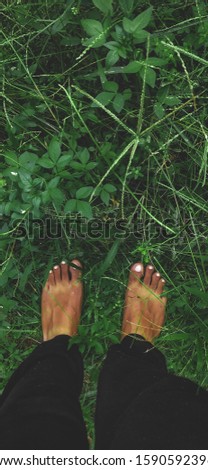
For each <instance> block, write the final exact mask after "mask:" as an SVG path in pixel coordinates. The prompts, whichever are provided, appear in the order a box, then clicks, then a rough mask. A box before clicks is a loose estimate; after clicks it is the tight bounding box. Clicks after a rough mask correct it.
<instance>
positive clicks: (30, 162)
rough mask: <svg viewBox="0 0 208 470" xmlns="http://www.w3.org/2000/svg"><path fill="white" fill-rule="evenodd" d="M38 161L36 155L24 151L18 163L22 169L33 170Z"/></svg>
mask: <svg viewBox="0 0 208 470" xmlns="http://www.w3.org/2000/svg"><path fill="white" fill-rule="evenodd" d="M37 161H38V157H37V155H35V154H34V153H31V152H24V153H22V154H21V155H20V157H19V164H20V166H21V167H23V169H26V170H29V171H30V172H31V173H32V172H33V170H34V168H35V165H36V163H37Z"/></svg>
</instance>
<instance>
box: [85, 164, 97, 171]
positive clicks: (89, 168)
mask: <svg viewBox="0 0 208 470" xmlns="http://www.w3.org/2000/svg"><path fill="white" fill-rule="evenodd" d="M96 166H98V163H96V162H90V163H87V165H86V170H88V171H90V170H94V168H95V167H96Z"/></svg>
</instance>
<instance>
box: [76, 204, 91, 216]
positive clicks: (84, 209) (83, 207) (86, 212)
mask: <svg viewBox="0 0 208 470" xmlns="http://www.w3.org/2000/svg"><path fill="white" fill-rule="evenodd" d="M77 211H78V212H81V214H82V216H83V217H86V219H92V218H93V213H92V207H91V205H90V204H89V202H85V201H77Z"/></svg>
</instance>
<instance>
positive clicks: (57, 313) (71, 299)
mask: <svg viewBox="0 0 208 470" xmlns="http://www.w3.org/2000/svg"><path fill="white" fill-rule="evenodd" d="M72 263H73V264H75V265H76V266H78V267H80V268H82V265H81V263H80V262H79V261H78V260H76V259H75V260H73V261H72ZM80 278H81V271H80V270H79V269H76V268H73V267H72V266H68V264H67V263H65V262H64V261H62V263H61V264H60V265H57V266H54V268H53V269H52V270H51V271H50V272H49V276H48V279H47V282H46V285H45V287H44V288H43V291H42V299H41V316H42V330H43V340H44V341H47V340H49V339H52V338H55V336H58V335H68V336H74V335H76V334H77V331H78V325H79V323H80V315H81V308H82V298H83V284H82V282H81V280H80Z"/></svg>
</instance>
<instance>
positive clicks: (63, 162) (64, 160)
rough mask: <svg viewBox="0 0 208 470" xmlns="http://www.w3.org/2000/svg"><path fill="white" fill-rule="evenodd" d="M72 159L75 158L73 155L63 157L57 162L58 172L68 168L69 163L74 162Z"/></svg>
mask: <svg viewBox="0 0 208 470" xmlns="http://www.w3.org/2000/svg"><path fill="white" fill-rule="evenodd" d="M72 158H73V155H70V154H66V155H62V156H61V157H60V158H59V160H58V162H57V168H58V170H62V168H64V167H65V166H67V165H68V163H69V162H70V161H71V160H72Z"/></svg>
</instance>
